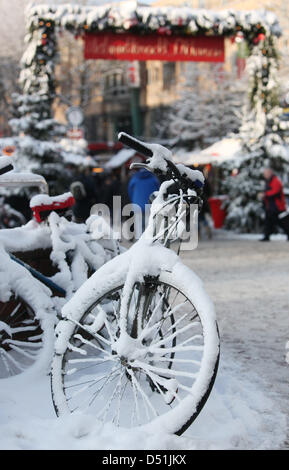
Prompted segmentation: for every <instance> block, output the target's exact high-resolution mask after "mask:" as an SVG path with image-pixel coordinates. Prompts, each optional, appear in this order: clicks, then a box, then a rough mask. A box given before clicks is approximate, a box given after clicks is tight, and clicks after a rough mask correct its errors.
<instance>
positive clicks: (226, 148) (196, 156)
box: [173, 138, 241, 165]
mask: <svg viewBox="0 0 289 470" xmlns="http://www.w3.org/2000/svg"><path fill="white" fill-rule="evenodd" d="M240 151H241V141H240V139H233V138H225V139H222V140H220V141H218V142H215V143H214V144H213V145H210V147H207V148H206V149H204V150H199V151H195V152H187V151H182V150H178V151H177V152H176V153H175V154H174V155H173V159H174V161H175V163H184V164H185V165H194V164H198V165H202V164H204V165H206V164H208V163H215V164H218V163H223V162H224V161H227V160H233V159H234V158H236V157H237V156H238V155H239V154H240Z"/></svg>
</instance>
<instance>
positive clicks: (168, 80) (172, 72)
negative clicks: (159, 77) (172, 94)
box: [163, 62, 176, 90]
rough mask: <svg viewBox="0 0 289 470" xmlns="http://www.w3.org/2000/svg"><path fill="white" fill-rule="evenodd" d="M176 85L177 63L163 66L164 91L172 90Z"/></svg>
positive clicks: (168, 63)
mask: <svg viewBox="0 0 289 470" xmlns="http://www.w3.org/2000/svg"><path fill="white" fill-rule="evenodd" d="M175 83H176V63H175V62H165V63H164V64H163V89H164V90H170V89H171V88H172V87H173V86H174V85H175Z"/></svg>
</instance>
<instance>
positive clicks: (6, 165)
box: [0, 157, 14, 175]
mask: <svg viewBox="0 0 289 470" xmlns="http://www.w3.org/2000/svg"><path fill="white" fill-rule="evenodd" d="M13 169H14V166H13V164H12V160H11V158H10V157H0V175H4V173H8V171H11V170H13Z"/></svg>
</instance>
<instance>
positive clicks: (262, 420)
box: [0, 361, 286, 451]
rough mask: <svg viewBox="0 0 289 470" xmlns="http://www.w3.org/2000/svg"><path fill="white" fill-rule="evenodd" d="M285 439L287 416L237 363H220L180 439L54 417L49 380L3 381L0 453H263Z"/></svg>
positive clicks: (71, 416) (20, 378)
mask: <svg viewBox="0 0 289 470" xmlns="http://www.w3.org/2000/svg"><path fill="white" fill-rule="evenodd" d="M285 438H286V418H285V416H284V415H282V414H281V413H280V412H279V410H278V408H277V407H276V403H275V404H273V401H272V400H271V399H270V398H269V397H268V396H266V394H265V393H264V392H263V391H262V385H261V384H259V383H258V379H257V378H256V377H255V376H254V375H253V373H251V372H250V371H248V374H247V376H246V377H244V375H242V374H240V371H239V369H238V367H237V366H236V363H235V361H234V362H233V361H232V362H230V361H228V362H224V363H222V361H221V367H220V370H219V374H218V377H217V380H216V384H215V387H214V389H213V391H212V394H211V396H210V398H209V400H208V402H207V404H206V406H205V408H204V409H203V411H202V413H201V414H200V416H199V417H198V418H197V420H196V421H195V422H194V423H193V424H192V426H191V427H190V428H189V429H188V430H187V431H186V433H185V434H184V435H182V436H180V437H178V436H175V435H170V434H166V433H163V432H162V433H159V432H158V430H156V431H155V432H153V433H151V434H147V433H145V432H143V431H139V430H127V429H118V428H115V427H114V426H113V425H111V424H105V425H103V424H102V423H100V422H98V421H97V420H96V419H95V417H94V416H89V415H85V414H82V413H78V412H75V413H74V414H68V415H67V416H64V417H61V418H56V417H55V414H54V410H53V407H52V401H51V396H50V386H49V378H48V377H45V376H43V375H41V376H40V375H37V374H35V373H33V374H32V373H31V374H28V373H27V375H23V376H15V377H14V378H12V379H8V380H5V381H1V389H0V449H15V450H17V449H19V450H20V449H25V450H29V449H32V450H38V449H43V450H44V449H56V450H57V449H69V450H74V449H75V450H84V449H88V450H94V449H100V450H108V451H109V450H113V449H121V450H123V449H126V450H127V449H136V450H137V449H138V450H148V449H149V450H154V449H155V450H160V449H163V450H214V449H225V450H230V449H233V450H239V449H248V450H251V449H256V450H263V449H264V450H265V449H278V448H279V446H282V444H283V442H284V440H285Z"/></svg>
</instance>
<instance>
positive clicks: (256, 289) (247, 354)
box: [0, 233, 289, 450]
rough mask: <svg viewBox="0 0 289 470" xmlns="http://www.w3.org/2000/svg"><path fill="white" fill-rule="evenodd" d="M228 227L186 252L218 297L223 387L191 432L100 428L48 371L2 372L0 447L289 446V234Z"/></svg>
mask: <svg viewBox="0 0 289 470" xmlns="http://www.w3.org/2000/svg"><path fill="white" fill-rule="evenodd" d="M255 238H256V237H246V236H243V237H241V238H240V237H232V236H231V235H230V236H228V234H226V233H219V234H218V236H217V237H216V238H214V240H213V241H205V240H204V241H203V242H200V244H199V247H198V249H197V250H195V251H193V252H183V254H182V257H183V259H184V261H185V262H186V264H188V265H189V266H190V267H192V268H193V269H194V270H195V271H196V272H197V274H199V275H200V277H201V278H202V279H203V281H204V283H205V286H206V289H207V291H208V293H209V294H210V295H211V297H212V298H213V300H214V302H215V305H216V310H217V316H218V322H219V327H220V335H221V345H222V350H221V352H222V356H221V364H220V368H219V373H218V376H217V380H216V384H215V387H214V389H213V392H212V394H211V396H210V398H209V400H208V402H207V404H206V406H205V408H204V409H203V410H202V412H201V414H200V415H199V417H198V418H197V420H196V421H195V422H194V423H193V424H192V426H191V427H190V428H189V430H188V431H186V433H185V434H184V435H183V436H181V437H177V436H169V435H162V436H159V435H143V434H140V433H135V432H130V431H121V432H116V431H115V429H112V428H111V427H110V426H108V425H107V426H105V427H102V428H100V427H99V425H98V424H96V423H95V420H94V418H93V417H87V416H84V415H81V414H74V415H69V416H67V417H65V418H61V419H57V418H56V417H55V414H54V410H53V407H52V402H51V397H50V386H49V378H48V377H47V376H39V375H34V376H29V375H23V376H18V377H15V378H14V379H8V380H6V381H4V380H2V381H1V388H0V449H102V450H106V449H107V450H108V449H165V450H176V449H182V450H191V449H206V450H207V449H208V450H212V449H226V450H228V449H250V450H251V449H284V448H289V432H288V429H289V426H288V418H287V416H288V409H289V406H288V405H289V394H288V382H289V381H288V378H289V365H288V364H287V363H286V361H285V356H286V349H285V344H286V342H287V341H288V340H289V331H288V323H289V322H288V315H289V282H288V279H289V243H287V242H286V241H285V240H283V239H282V236H281V237H280V236H279V237H277V238H276V240H274V241H273V242H271V243H259V242H258V241H256V240H255Z"/></svg>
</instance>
